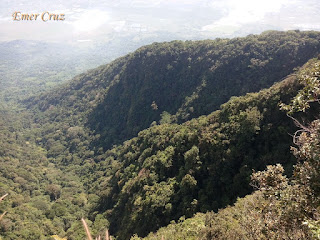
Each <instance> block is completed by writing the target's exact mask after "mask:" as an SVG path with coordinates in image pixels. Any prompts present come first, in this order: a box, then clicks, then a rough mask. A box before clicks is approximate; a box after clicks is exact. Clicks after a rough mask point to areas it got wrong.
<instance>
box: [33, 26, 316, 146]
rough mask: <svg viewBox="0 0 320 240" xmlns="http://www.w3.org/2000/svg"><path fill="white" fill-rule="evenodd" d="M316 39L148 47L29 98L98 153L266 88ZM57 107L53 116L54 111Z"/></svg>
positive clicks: (279, 35) (292, 35) (300, 60)
mask: <svg viewBox="0 0 320 240" xmlns="http://www.w3.org/2000/svg"><path fill="white" fill-rule="evenodd" d="M319 38H320V35H319V33H317V32H299V31H289V32H277V31H269V32H264V33H262V34H261V35H250V36H248V37H244V38H235V39H216V40H205V41H185V42H182V41H173V42H167V43H154V44H152V45H148V46H145V47H142V48H140V49H138V50H137V51H135V52H134V53H132V54H129V55H127V56H125V57H123V58H120V59H118V60H116V61H114V62H112V63H111V64H109V65H106V66H102V67H99V68H98V69H95V70H92V71H91V72H89V73H88V74H83V75H80V76H78V77H76V78H75V79H74V80H73V81H71V82H70V83H68V84H67V85H63V86H61V87H60V88H58V89H57V90H56V91H52V92H51V93H49V94H47V93H46V94H44V95H42V96H40V97H38V98H35V99H34V100H33V101H31V102H30V104H32V105H34V104H36V106H38V107H40V110H41V111H46V112H48V113H49V114H50V115H52V117H51V119H50V120H51V121H59V116H60V115H59V114H60V113H61V111H64V112H65V115H67V116H68V115H72V118H73V119H75V118H76V116H78V115H79V113H80V112H90V114H85V116H81V117H78V119H79V118H82V120H83V121H85V124H86V126H87V127H88V128H90V130H92V131H95V133H96V134H99V135H100V138H99V141H98V142H97V143H95V144H99V145H100V146H101V147H103V148H104V150H106V149H108V148H110V147H111V146H112V145H113V144H119V143H121V142H122V141H124V140H127V139H129V138H131V137H134V136H136V134H137V133H138V132H139V131H141V130H143V129H145V128H147V127H149V126H150V124H151V123H152V122H154V121H156V122H159V121H160V120H162V122H165V121H168V122H177V123H181V122H184V121H186V120H189V119H191V118H194V117H198V116H201V115H204V114H209V113H211V112H212V111H214V110H216V109H218V108H219V106H220V105H221V104H223V103H225V102H226V101H227V100H229V98H230V97H231V96H239V95H243V94H245V93H247V92H255V91H258V90H260V89H262V88H265V87H270V86H271V85H272V84H273V83H274V82H277V81H279V80H281V79H283V78H284V77H286V76H287V75H288V74H290V73H292V71H293V69H294V68H296V67H299V66H301V65H303V64H304V63H305V62H306V61H307V60H308V59H310V58H311V57H314V56H316V54H317V53H319V51H320V41H319V40H320V39H319ZM55 107H56V108H57V110H56V111H55V110H54V108H55Z"/></svg>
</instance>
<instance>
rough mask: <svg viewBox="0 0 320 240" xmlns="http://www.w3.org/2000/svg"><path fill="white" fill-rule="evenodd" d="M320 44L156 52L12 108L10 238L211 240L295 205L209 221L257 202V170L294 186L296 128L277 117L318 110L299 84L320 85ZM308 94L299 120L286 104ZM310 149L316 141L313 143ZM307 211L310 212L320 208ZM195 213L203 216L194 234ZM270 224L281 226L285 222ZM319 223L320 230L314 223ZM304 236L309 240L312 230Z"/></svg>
mask: <svg viewBox="0 0 320 240" xmlns="http://www.w3.org/2000/svg"><path fill="white" fill-rule="evenodd" d="M319 40H320V33H318V32H299V31H289V32H277V31H268V32H265V33H262V34H261V35H250V36H248V37H245V38H236V39H216V40H206V41H186V42H181V41H173V42H166V43H154V44H151V45H148V46H145V47H142V48H140V49H138V50H137V51H135V52H134V53H132V54H128V55H126V56H124V57H121V58H118V59H117V60H115V61H113V62H111V63H110V64H108V65H104V66H100V67H98V68H96V69H93V70H90V71H88V72H86V73H83V74H81V75H78V76H76V77H75V78H73V79H72V80H71V81H70V82H68V83H66V84H63V85H61V86H59V87H57V88H55V89H53V90H51V91H48V92H46V93H45V94H41V95H35V96H32V97H30V98H28V99H25V100H23V101H20V102H19V103H13V102H9V103H8V102H1V104H2V105H1V109H0V110H1V116H0V135H1V138H0V162H1V165H0V170H1V171H0V179H1V180H0V195H2V194H4V193H7V192H8V193H9V196H8V197H7V198H6V200H5V201H4V202H2V203H3V204H1V206H0V210H1V212H2V211H4V210H6V211H8V214H7V215H6V217H5V218H4V219H3V220H2V221H1V223H0V235H1V236H3V237H4V239H19V238H22V239H50V236H51V235H59V236H60V237H67V238H68V239H83V238H84V237H85V233H84V231H83V229H82V226H81V222H80V221H79V220H80V218H81V217H85V218H88V224H89V226H90V228H91V229H92V232H93V234H94V235H96V234H99V233H101V232H103V231H104V230H105V229H106V228H110V231H111V233H112V234H113V235H115V236H117V237H118V239H129V238H130V237H131V236H132V235H133V234H135V233H136V234H138V235H139V236H140V237H143V236H146V235H147V234H148V233H150V232H151V231H156V230H157V229H158V228H160V227H163V226H166V225H167V224H169V223H170V222H171V221H173V220H174V221H179V222H178V223H177V224H175V223H171V225H169V226H168V228H167V229H168V233H170V232H171V233H172V232H174V231H173V230H172V229H178V230H177V231H180V230H181V229H183V230H181V232H183V231H184V230H185V229H187V228H189V226H190V225H189V224H191V226H194V227H195V229H197V230H195V231H191V233H190V235H188V231H186V233H185V234H186V235H183V234H184V233H181V234H180V236H186V237H189V236H195V235H194V234H196V233H198V232H200V231H202V230H203V231H204V232H203V236H206V237H207V239H211V238H213V237H212V236H218V235H219V232H221V233H223V234H230V232H227V231H225V232H224V230H223V229H224V228H225V225H224V223H225V224H226V225H228V224H229V222H228V221H229V220H230V219H231V218H232V221H238V218H237V217H239V216H240V217H242V216H251V215H250V214H249V213H248V212H246V211H244V210H243V211H242V210H241V208H242V207H241V206H243V205H246V204H250V203H252V202H254V203H255V201H258V202H257V204H258V206H264V204H266V203H269V202H270V203H271V205H272V204H274V203H277V204H280V203H281V204H285V202H284V201H285V199H277V201H278V200H279V201H280V202H275V201H274V199H269V198H267V196H266V195H265V194H264V192H263V191H262V190H261V189H260V190H261V192H260V193H254V194H253V195H250V196H247V197H246V198H244V199H243V200H239V201H238V202H237V203H236V205H235V207H234V208H233V207H229V208H226V210H225V211H224V212H222V213H219V214H220V215H219V214H218V215H216V214H215V213H207V214H206V212H207V211H212V210H214V211H217V210H218V209H221V208H224V207H226V206H227V205H228V204H232V203H234V202H236V201H237V198H238V197H244V196H245V195H247V194H250V193H251V192H252V190H253V188H252V187H251V186H250V185H249V183H250V181H251V175H252V173H253V170H255V171H259V170H264V169H265V167H266V166H267V165H269V164H277V163H281V164H282V165H283V167H284V170H283V169H281V167H276V168H271V167H269V168H268V170H267V171H265V174H271V175H272V174H273V175H272V176H273V177H279V178H280V179H283V178H281V176H280V175H281V174H282V173H283V172H284V173H285V174H286V175H287V176H290V175H291V173H292V171H293V164H295V163H296V158H295V157H294V156H293V155H292V154H291V153H290V146H291V145H292V136H290V134H294V132H295V131H296V130H297V127H296V126H295V122H294V121H293V120H292V119H291V118H290V117H288V116H287V115H286V112H285V111H281V110H280V107H279V104H280V102H282V103H284V104H282V107H283V109H286V110H287V111H289V112H290V113H291V112H294V111H296V110H306V109H308V106H307V105H306V104H307V103H309V102H308V101H309V100H310V99H308V98H307V97H308V96H309V95H310V94H309V93H310V91H311V89H313V88H314V87H317V86H318V85H317V84H318V82H317V81H313V84H314V85H312V86H313V88H312V87H309V88H304V86H305V85H306V84H305V82H303V81H301V79H303V77H301V76H309V75H310V73H308V71H309V72H310V71H311V72H312V71H313V72H316V71H315V70H314V65H313V64H315V63H316V62H317V61H318V60H316V59H313V60H311V61H310V62H309V63H308V64H307V65H305V66H304V67H302V68H301V69H300V67H301V66H302V65H303V64H304V63H305V62H307V60H309V59H311V58H313V57H315V56H316V54H318V53H319V51H320V42H319ZM295 70H297V72H296V71H295ZM306 72H307V73H308V74H309V75H308V74H306ZM316 76H317V75H316ZM314 78H316V77H314ZM314 78H312V79H314ZM307 79H310V78H307ZM316 79H317V78H316ZM275 82H278V83H276V84H274V83H275ZM267 87H269V88H267ZM262 88H267V89H264V90H261V89H262ZM301 89H302V90H301ZM299 90H301V91H300V92H299V93H300V95H301V96H302V97H301V98H299V97H298V98H296V99H303V100H305V99H307V100H306V101H303V102H301V101H300V102H299V101H298V100H295V101H294V102H293V103H292V105H294V106H295V108H294V109H293V108H292V109H293V110H294V111H293V110H292V111H290V109H291V105H286V104H290V99H291V98H292V97H293V96H295V95H297V92H298V91H299ZM254 92H255V93H254ZM30 94H31V92H30V93H27V94H26V95H30ZM317 94H318V93H317ZM317 94H313V95H314V96H317ZM240 95H242V96H240ZM235 96H238V97H235ZM230 98H231V99H230ZM311 100H314V99H311ZM301 104H302V105H301ZM303 104H304V105H303ZM310 104H311V105H312V106H311V107H310V108H309V109H310V110H311V113H310V112H309V113H310V114H309V115H307V116H304V115H303V114H302V115H301V114H298V115H294V117H295V118H297V119H298V120H299V121H301V122H303V123H305V124H306V125H307V124H308V119H309V122H311V118H310V116H311V117H314V116H316V115H317V113H318V109H317V108H313V105H314V103H310ZM303 108H305V109H303ZM312 120H313V119H312ZM310 129H311V128H310ZM314 129H317V127H316V125H314ZM308 137H310V139H308ZM306 139H307V140H306ZM312 139H313V138H312V136H310V135H307V136H306V138H305V139H304V140H305V142H307V143H308V141H309V142H310V141H311V140H312ZM302 140H303V139H302ZM302 140H301V141H302ZM305 142H303V143H305ZM115 144H118V145H115ZM297 155H299V151H298V150H297V151H296V156H297ZM308 157H309V156H307V158H308ZM312 166H313V165H312ZM300 169H302V170H304V169H305V168H303V167H301V168H300ZM302 170H301V171H302ZM299 171H300V170H299ZM274 172H276V174H274ZM294 173H297V169H294ZM293 175H294V176H295V174H293ZM253 176H255V177H256V180H259V179H260V180H261V178H260V177H259V176H260V175H253ZM315 177H317V175H315V174H313V175H312V176H311V179H315ZM285 181H287V180H286V179H284V182H285ZM295 181H298V180H295ZM299 181H300V180H299ZM301 181H302V180H301ZM259 184H260V185H261V184H263V182H261V181H260V182H259ZM259 184H258V185H259ZM299 184H300V183H299ZM260 185H259V186H260ZM288 185H292V186H294V184H293V183H290V184H288ZM301 186H302V185H296V187H297V188H299V189H301V188H302V187H301ZM303 186H304V185H303ZM310 186H311V185H310ZM283 189H285V188H283ZM310 189H311V190H312V189H314V186H313V185H312V186H311V187H310ZM311 190H310V191H311ZM270 191H271V190H270ZM286 191H287V190H286ZM288 191H296V190H295V188H294V189H293V190H292V189H291V188H288ZM310 191H309V193H305V192H304V193H301V194H300V195H301V196H307V195H308V194H310ZM312 191H313V190H312ZM312 191H311V192H312ZM275 192H276V191H275ZM273 194H276V193H273ZM312 194H313V193H312ZM269 195H270V194H269ZM271 195H272V194H271ZM290 196H291V195H290ZM292 196H294V197H295V196H296V195H292ZM308 196H311V195H308ZM314 196H315V195H314ZM311 197H312V196H311ZM257 199H258V200H257ZM259 199H260V200H261V201H260V200H259ZM297 199H298V198H297ZM299 201H300V200H299ZM302 201H304V200H303V199H302V200H301V202H302ZM259 204H260V205H259ZM308 204H309V202H308ZM312 204H313V205H312ZM299 206H302V205H299ZM308 206H312V207H310V209H309V210H310V212H312V211H313V206H314V203H311V202H310V204H309V205H308ZM239 209H240V210H241V211H240V210H239ZM309 210H308V211H309ZM197 212H203V213H198V214H197V215H196V216H195V218H191V219H188V220H186V221H183V219H184V218H185V217H186V218H189V217H192V216H193V215H194V214H195V213H197ZM271 212H275V215H274V218H275V219H276V216H277V215H276V209H271ZM233 213H235V214H234V215H232V214H233ZM238 213H239V214H238ZM260 213H261V212H260ZM308 213H309V212H308ZM288 214H289V213H288ZM299 214H300V212H299ZM301 214H302V213H301ZM230 216H232V217H230ZM259 216H261V217H263V216H264V215H263V214H260V215H259ZM285 216H287V215H285ZM179 219H180V220H179ZM220 219H222V220H223V223H221V224H220V223H219V221H220ZM249 220H250V221H253V222H254V218H253V219H249ZM249 220H248V221H247V222H248V223H249ZM280 220H281V221H283V219H280ZM280 220H279V221H280ZM309 220H310V221H311V222H310V224H311V225H312V224H314V222H312V221H313V220H314V218H313V217H310V218H309ZM230 221H231V220H230ZM259 221H260V220H259ZM299 221H300V220H299ZM299 221H298V222H299ZM150 222H151V223H152V224H150ZM300 222H301V221H300ZM300 222H299V223H300ZM311 225H310V226H311ZM233 226H236V227H237V228H236V230H237V231H238V232H237V231H236V232H237V233H238V235H239V236H244V238H247V239H250V238H249V237H246V236H247V235H245V234H251V233H246V232H241V231H240V230H239V229H242V227H243V226H242V225H241V226H239V225H233ZM249 226H250V225H249ZM290 226H291V229H294V228H293V227H292V226H293V225H292V224H291V225H290V224H288V229H290ZM295 226H298V225H295ZM299 226H300V225H299ZM257 227H261V226H260V225H257ZM247 228H248V229H249V228H250V227H248V226H247ZM167 229H164V230H160V233H159V234H163V231H167ZM170 229H171V230H170ZM179 229H180V230H179ZM270 229H272V226H270ZM270 229H267V230H268V231H269V230H270ZM299 229H300V228H299ZM258 230H259V231H260V230H261V229H260V228H259V229H258ZM258 230H257V231H258ZM263 231H265V229H262V230H261V232H263ZM288 231H289V230H288ZM299 231H300V230H299ZM270 232H271V230H270ZM172 234H176V232H175V233H172ZM215 234H216V235H215ZM241 234H244V235H241ZM299 234H300V233H299ZM301 234H305V235H304V236H311V235H310V234H311V233H310V232H308V231H307V230H303V231H302V233H301ZM308 234H309V235H308ZM159 236H160V235H159ZM172 236H177V235H172ZM221 236H225V238H230V236H231V235H221ZM233 236H235V235H233ZM268 236H269V235H268ZM297 236H302V235H297ZM167 238H168V239H169V237H168V236H167V235H166V239H167ZM181 238H183V237H181ZM270 238H272V235H270V236H269V239H270ZM191 239H192V238H191ZM222 239H223V238H222ZM261 239H268V238H261ZM284 239H286V238H284ZM306 239H307V238H306Z"/></svg>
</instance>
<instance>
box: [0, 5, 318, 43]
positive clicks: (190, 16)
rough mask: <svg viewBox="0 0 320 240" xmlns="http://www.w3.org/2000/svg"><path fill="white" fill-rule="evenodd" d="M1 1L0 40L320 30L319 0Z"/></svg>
mask: <svg viewBox="0 0 320 240" xmlns="http://www.w3.org/2000/svg"><path fill="white" fill-rule="evenodd" d="M1 1H2V7H1V10H0V26H1V28H0V41H12V40H17V39H23V40H40V41H48V42H67V43H88V42H92V41H95V42H97V41H98V42H99V41H102V42H103V41H107V40H110V39H113V38H117V37H120V38H121V37H125V36H131V37H135V36H136V37H137V38H142V39H143V38H150V37H155V38H157V36H158V35H159V33H162V34H165V35H167V36H165V37H164V38H165V39H168V40H170V39H206V38H216V37H236V36H245V35H248V34H251V33H253V34H256V33H261V32H263V31H265V30H295V29H298V30H320V15H319V14H318V13H319V12H320V6H319V4H317V1H316V0H305V1H302V0H293V1H289V0H269V1H260V0H244V1H237V0H227V1H217V0H203V1H199V0H184V1H183V0H132V1H129V0H118V1H116V0H109V1H105V2H103V3H101V2H99V1H96V0H91V1H84V0H78V1H76V0H71V1H68V2H63V1H61V0H59V1H56V2H55V3H52V2H50V1H49V0H44V1H41V2H36V1H34V0H31V1H25V0H13V1H10V2H5V1H4V0H1ZM16 11H18V12H21V13H26V14H31V13H34V14H41V13H42V12H46V11H47V12H49V13H63V14H65V20H64V21H47V22H43V21H41V20H40V19H38V20H37V21H13V17H12V14H13V13H14V12H16Z"/></svg>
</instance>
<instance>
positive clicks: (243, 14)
mask: <svg viewBox="0 0 320 240" xmlns="http://www.w3.org/2000/svg"><path fill="white" fill-rule="evenodd" d="M289 3H290V4H293V3H294V1H289V0H267V1H266V0H241V1H239V0H229V1H226V2H225V3H224V12H226V13H227V14H226V16H224V17H222V18H220V19H219V20H217V21H215V22H213V23H212V24H209V25H205V26H203V27H202V29H201V30H202V31H217V30H219V29H221V28H229V29H236V28H240V27H241V26H242V25H244V24H249V23H254V22H259V21H261V20H263V19H264V17H265V16H266V14H268V13H277V12H279V11H280V9H281V7H282V6H284V5H286V4H289ZM211 6H213V7H214V6H219V7H221V6H222V5H221V3H219V2H212V4H211Z"/></svg>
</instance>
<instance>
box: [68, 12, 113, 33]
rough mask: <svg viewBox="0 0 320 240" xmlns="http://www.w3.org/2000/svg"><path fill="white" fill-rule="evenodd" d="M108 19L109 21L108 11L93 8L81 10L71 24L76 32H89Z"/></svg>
mask: <svg viewBox="0 0 320 240" xmlns="http://www.w3.org/2000/svg"><path fill="white" fill-rule="evenodd" d="M80 12H81V11H80ZM108 21H110V17H109V14H108V12H106V11H101V10H96V9H94V10H85V11H83V13H81V14H80V15H79V16H78V17H77V20H75V21H73V22H72V25H73V27H74V29H75V31H76V32H91V31H94V30H96V29H98V28H99V27H101V26H102V25H103V24H105V23H107V22H108Z"/></svg>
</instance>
